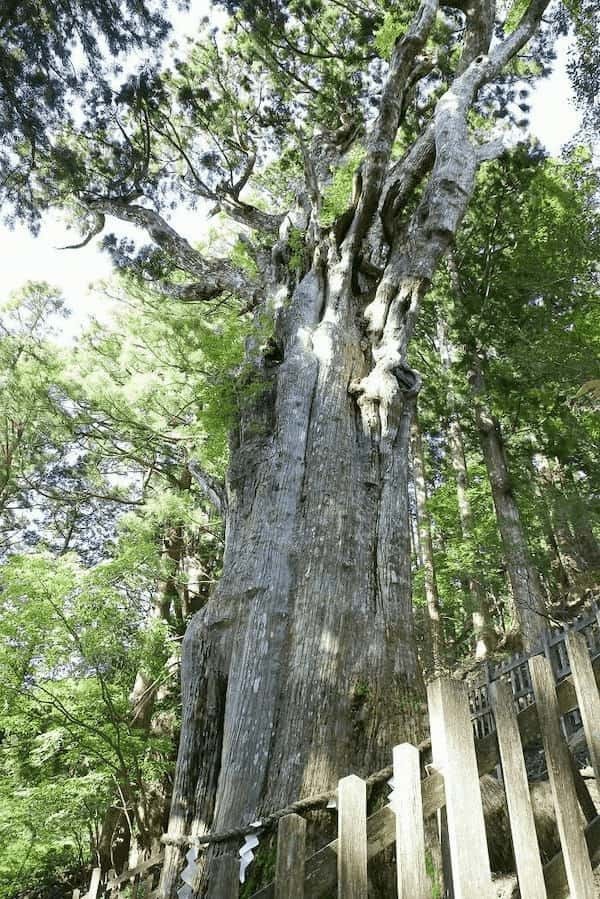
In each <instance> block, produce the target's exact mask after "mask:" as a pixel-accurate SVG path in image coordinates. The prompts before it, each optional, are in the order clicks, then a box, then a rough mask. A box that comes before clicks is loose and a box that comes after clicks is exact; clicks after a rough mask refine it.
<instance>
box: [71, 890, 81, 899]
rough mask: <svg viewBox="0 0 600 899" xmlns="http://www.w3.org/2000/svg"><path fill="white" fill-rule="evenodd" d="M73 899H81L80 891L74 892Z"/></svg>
mask: <svg viewBox="0 0 600 899" xmlns="http://www.w3.org/2000/svg"><path fill="white" fill-rule="evenodd" d="M71 899H79V890H73V892H72V894H71Z"/></svg>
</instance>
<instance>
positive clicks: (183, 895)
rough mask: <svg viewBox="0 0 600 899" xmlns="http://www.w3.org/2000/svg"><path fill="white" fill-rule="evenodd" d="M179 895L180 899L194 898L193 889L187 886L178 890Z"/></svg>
mask: <svg viewBox="0 0 600 899" xmlns="http://www.w3.org/2000/svg"><path fill="white" fill-rule="evenodd" d="M177 895H178V896H179V899H191V897H192V888H191V887H189V886H188V885H187V884H186V885H185V886H183V887H180V888H179V889H178V890H177Z"/></svg>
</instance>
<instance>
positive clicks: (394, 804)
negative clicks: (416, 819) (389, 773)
mask: <svg viewBox="0 0 600 899" xmlns="http://www.w3.org/2000/svg"><path fill="white" fill-rule="evenodd" d="M387 783H388V786H389V787H391V788H392V792H391V793H390V795H389V796H388V802H389V804H390V807H391V809H392V811H393V812H394V813H395V814H396V815H398V814H400V811H401V808H400V803H401V800H402V797H401V795H400V792H399V791H398V790H397V789H396V781H395V780H394V778H393V777H390V779H389V780H388V782H387Z"/></svg>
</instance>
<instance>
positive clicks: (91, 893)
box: [87, 868, 101, 899]
mask: <svg viewBox="0 0 600 899" xmlns="http://www.w3.org/2000/svg"><path fill="white" fill-rule="evenodd" d="M100 873H101V872H100V868H94V870H93V871H92V877H91V880H90V885H89V889H88V891H87V899H97V897H98V887H99V886H100Z"/></svg>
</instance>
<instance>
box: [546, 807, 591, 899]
mask: <svg viewBox="0 0 600 899" xmlns="http://www.w3.org/2000/svg"><path fill="white" fill-rule="evenodd" d="M585 840H586V843H587V847H588V853H589V856H590V859H591V863H592V867H593V868H596V867H597V866H598V865H600V817H598V818H596V820H595V821H592V823H591V824H588V826H587V827H586V829H585ZM544 881H545V883H546V891H547V893H548V899H567V897H568V895H569V882H568V880H567V872H566V870H565V863H564V858H563V854H562V852H557V853H556V855H555V856H554V857H553V858H551V859H550V861H549V862H548V863H547V864H546V865H544Z"/></svg>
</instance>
